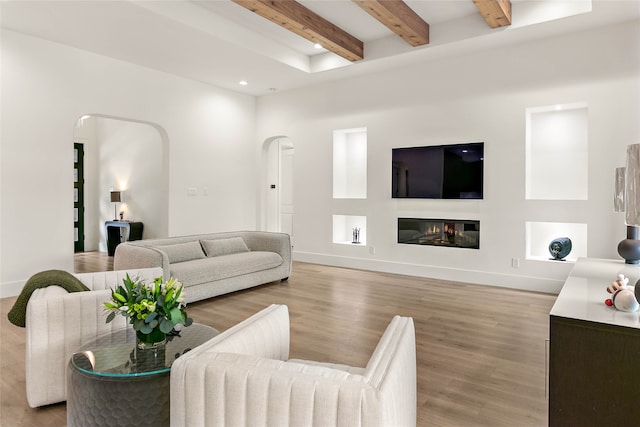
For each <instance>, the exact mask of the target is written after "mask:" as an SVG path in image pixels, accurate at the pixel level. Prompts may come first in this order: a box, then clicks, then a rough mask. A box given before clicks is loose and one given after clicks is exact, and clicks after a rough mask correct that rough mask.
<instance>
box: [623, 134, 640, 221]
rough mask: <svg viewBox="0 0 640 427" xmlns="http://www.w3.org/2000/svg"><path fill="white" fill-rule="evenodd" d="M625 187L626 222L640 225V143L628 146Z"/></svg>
mask: <svg viewBox="0 0 640 427" xmlns="http://www.w3.org/2000/svg"><path fill="white" fill-rule="evenodd" d="M624 188H625V194H624V201H625V204H626V209H625V212H626V217H625V222H626V223H627V225H636V226H638V225H640V144H631V145H628V146H627V168H626V173H625V185H624Z"/></svg>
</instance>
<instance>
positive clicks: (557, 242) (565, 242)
mask: <svg viewBox="0 0 640 427" xmlns="http://www.w3.org/2000/svg"><path fill="white" fill-rule="evenodd" d="M569 252H571V239H570V238H568V237H558V238H557V239H553V240H552V241H551V243H549V253H551V259H553V260H556V261H564V258H565V257H566V256H567V255H569Z"/></svg>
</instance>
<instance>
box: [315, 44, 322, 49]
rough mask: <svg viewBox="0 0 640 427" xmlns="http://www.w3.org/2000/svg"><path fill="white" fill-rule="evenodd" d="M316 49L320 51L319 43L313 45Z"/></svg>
mask: <svg viewBox="0 0 640 427" xmlns="http://www.w3.org/2000/svg"><path fill="white" fill-rule="evenodd" d="M313 47H315V48H316V49H322V45H321V44H320V43H316V44H314V45H313Z"/></svg>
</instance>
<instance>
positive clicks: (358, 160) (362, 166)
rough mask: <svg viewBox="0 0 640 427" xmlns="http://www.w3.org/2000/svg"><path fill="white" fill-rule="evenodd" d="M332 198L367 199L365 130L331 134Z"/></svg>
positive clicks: (350, 130) (345, 130)
mask: <svg viewBox="0 0 640 427" xmlns="http://www.w3.org/2000/svg"><path fill="white" fill-rule="evenodd" d="M333 197H334V198H335V199H366V198H367V128H355V129H342V130H336V131H334V132H333Z"/></svg>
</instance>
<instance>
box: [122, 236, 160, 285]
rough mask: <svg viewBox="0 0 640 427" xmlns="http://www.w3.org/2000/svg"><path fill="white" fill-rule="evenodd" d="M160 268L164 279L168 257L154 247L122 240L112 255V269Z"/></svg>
mask: <svg viewBox="0 0 640 427" xmlns="http://www.w3.org/2000/svg"><path fill="white" fill-rule="evenodd" d="M150 267H160V268H162V271H163V274H164V279H165V280H168V279H169V277H168V275H169V258H168V257H167V255H166V254H165V253H164V252H162V251H159V250H157V249H155V248H152V247H149V246H141V245H138V244H132V243H129V242H124V243H121V244H119V245H118V246H116V252H115V254H114V257H113V269H114V270H130V269H137V268H150Z"/></svg>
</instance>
